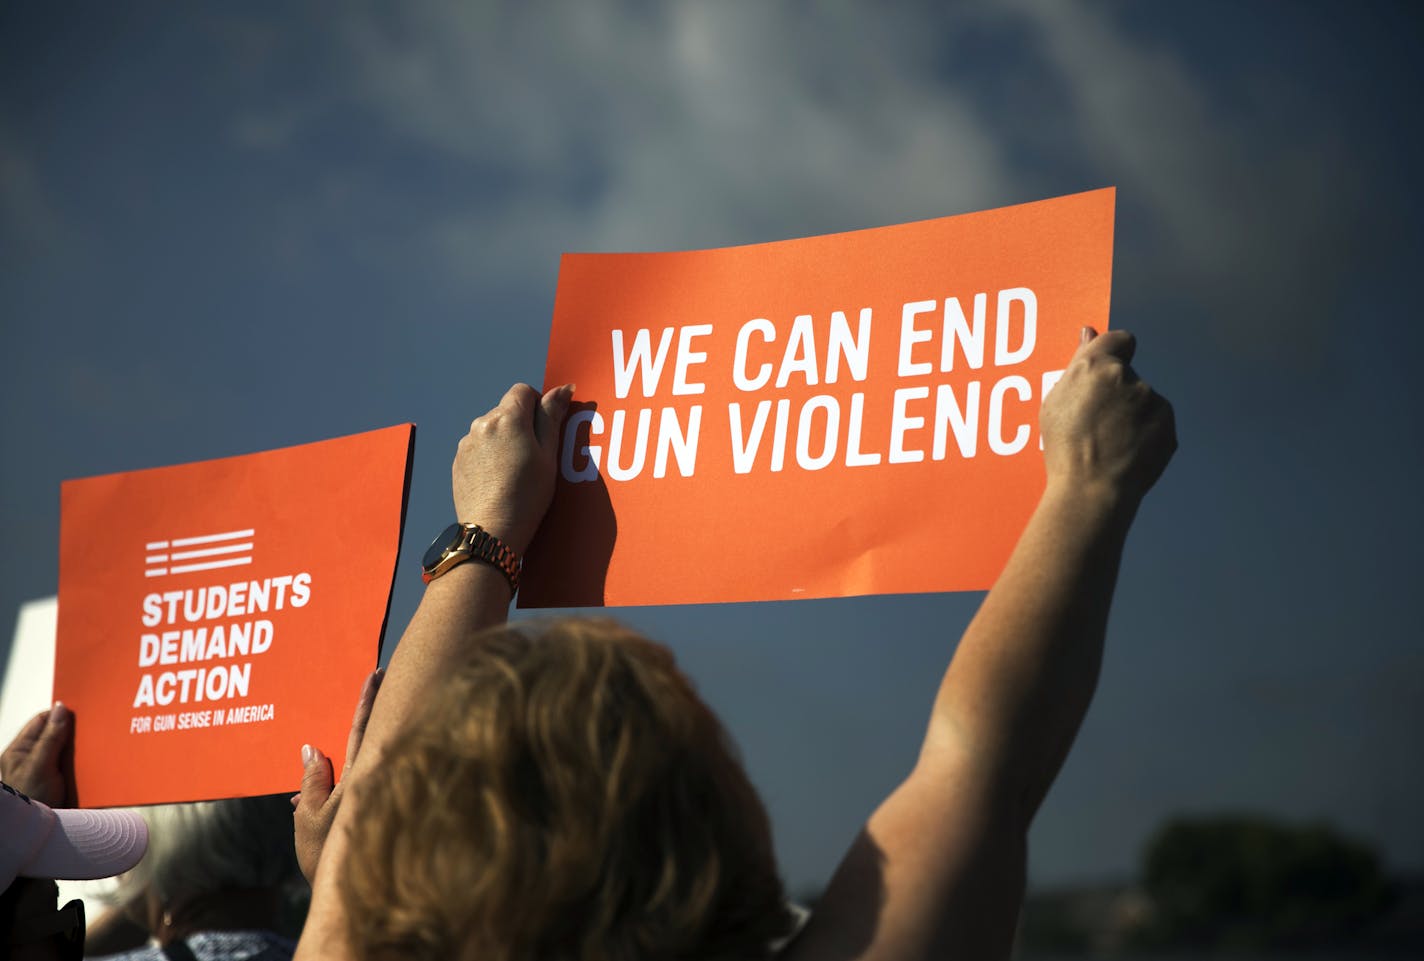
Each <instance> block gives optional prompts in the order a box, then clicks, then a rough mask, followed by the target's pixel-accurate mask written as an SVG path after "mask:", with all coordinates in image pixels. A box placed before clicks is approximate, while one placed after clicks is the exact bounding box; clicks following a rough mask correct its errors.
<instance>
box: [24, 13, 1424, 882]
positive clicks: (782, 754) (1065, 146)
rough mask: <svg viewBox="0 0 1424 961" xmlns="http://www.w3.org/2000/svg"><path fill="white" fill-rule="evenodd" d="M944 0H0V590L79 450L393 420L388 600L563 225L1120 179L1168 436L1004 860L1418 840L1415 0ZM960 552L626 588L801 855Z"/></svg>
mask: <svg viewBox="0 0 1424 961" xmlns="http://www.w3.org/2000/svg"><path fill="white" fill-rule="evenodd" d="M940 6H941V5H929V4H926V5H922V6H921V5H905V4H877V5H874V6H872V5H869V4H866V5H852V4H849V3H828V4H810V3H780V4H761V3H757V4H752V3H725V4H691V3H688V4H679V3H674V4H666V5H664V4H648V3H631V2H630V3H581V4H573V3H569V4H566V5H547V6H546V5H542V4H541V5H535V4H524V5H517V6H516V5H513V4H510V5H507V6H505V7H502V8H490V7H486V6H483V5H476V4H468V5H464V4H453V3H452V4H405V5H399V6H397V5H392V4H381V3H375V2H370V3H360V2H353V3H341V4H337V3H319V4H305V3H280V4H275V3H273V4H269V3H246V4H240V5H226V6H223V7H203V8H198V7H195V6H193V5H180V6H173V5H167V4H148V3H130V4H122V5H119V4H93V5H88V6H87V7H85V8H84V9H82V10H80V9H78V8H73V7H70V6H67V5H63V4H43V3H7V4H4V5H3V7H0V323H3V325H4V326H3V341H0V343H3V345H4V348H3V354H0V357H3V360H0V365H3V376H2V377H0V396H3V419H0V452H3V455H0V456H3V458H4V470H3V472H0V511H3V518H2V519H0V529H3V531H4V535H5V537H6V538H7V541H8V544H7V549H6V550H5V551H4V552H3V554H0V565H3V569H0V613H3V615H4V616H5V617H10V616H12V615H13V612H14V611H15V610H16V609H17V607H18V605H19V604H20V603H21V602H23V601H24V600H27V599H30V598H35V597H40V596H44V595H48V594H52V593H53V592H54V591H55V587H56V571H57V563H58V561H57V544H58V530H59V517H58V495H59V484H60V481H61V480H63V479H65V478H70V477H80V476H86V475H92V474H99V473H108V472H112V471H120V470H130V469H135V468H142V467H150V466H156V465H160V464H171V463H179V462H184V461H191V460H198V459H204V458H210V457H218V456H226V455H231V454H238V453H246V452H249V451H254V450H260V449H266V448H271V447H278V446H284V445H288V444H295V443H302V442H306V441H311V440H317V439H321V438H326V437H332V436H336V435H341V434H346V433H351V432H355V431H360V430H367V429H371V428H376V427H382V426H386V425H389V424H393V423H398V422H403V421H415V422H417V423H418V424H419V437H418V444H417V453H416V466H415V472H414V482H413V485H414V486H413V491H412V496H411V501H410V510H409V515H408V522H407V534H406V541H405V544H404V545H403V549H402V560H401V567H400V571H399V577H398V586H397V589H396V593H395V600H394V609H393V611H392V617H391V622H392V638H391V639H390V643H393V641H394V637H395V636H398V633H399V628H400V627H401V626H402V625H404V623H405V621H406V620H407V619H408V617H409V615H410V613H411V611H412V610H413V609H414V606H415V603H416V601H417V599H418V596H419V577H418V567H417V564H418V558H419V554H420V551H421V550H422V549H423V548H424V546H425V545H426V543H427V542H428V541H429V539H430V538H431V537H433V536H434V535H435V533H436V532H438V531H439V530H440V529H441V528H442V527H443V526H444V525H445V524H446V523H447V522H448V521H449V519H450V516H451V510H452V508H451V506H450V502H449V493H448V476H449V475H448V463H449V458H450V456H451V454H452V452H453V449H454V443H455V441H456V439H457V438H458V437H459V436H460V434H461V433H463V431H464V430H465V427H466V426H467V424H468V421H469V420H470V419H471V418H472V417H474V416H476V415H477V414H479V413H482V412H483V411H484V410H486V409H487V408H488V407H490V406H491V405H492V404H494V403H495V402H496V401H497V400H498V398H499V396H500V395H501V394H502V393H503V391H504V389H505V388H506V387H507V386H508V384H509V383H511V382H512V381H514V380H516V379H519V380H529V381H533V382H535V383H538V382H539V381H540V379H541V375H542V370H543V358H544V349H545V346H546V343H547V336H548V330H549V318H550V312H551V308H552V304H553V295H554V285H555V280H556V273H557V265H558V255H559V254H560V253H561V252H563V251H566V250H584V251H612V250H669V249H686V248H698V247H712V246H720V245H726V244H741V243H752V242H758V241H766V240H776V239H782V238H787V237H796V236H804V235H808V234H815V233H822V232H828V231H839V230H850V229H856V228H862V227H872V226H879V225H883V224H890V223H897V222H903V221H907V220H916V219H922V218H928V217H937V216H943V215H947V214H955V213H961V212H965V211H970V210H979V209H984V208H989V207H994V206H999V205H1003V204H1008V203H1019V202H1024V201H1029V200H1036V199H1040V198H1044V197H1049V196H1055V195H1059V194H1064V193H1070V192H1074V191H1078V190H1084V189H1091V188H1095V187H1101V186H1107V185H1116V186H1117V187H1118V226H1117V247H1116V260H1115V274H1114V305H1113V323H1114V325H1116V326H1122V327H1126V328H1128V329H1131V330H1133V331H1134V332H1136V333H1137V334H1138V336H1139V339H1140V349H1139V353H1138V366H1139V368H1140V370H1141V371H1142V372H1143V374H1144V376H1146V377H1147V378H1148V379H1149V380H1151V381H1152V382H1153V383H1154V384H1155V385H1156V386H1158V388H1159V389H1160V390H1161V391H1162V392H1163V393H1164V394H1166V395H1167V396H1168V397H1169V398H1170V399H1171V400H1172V401H1173V402H1174V403H1175V405H1176V410H1177V418H1178V426H1179V432H1180V436H1181V450H1180V452H1179V453H1178V455H1177V458H1176V460H1175V462H1174V463H1173V465H1172V467H1171V469H1170V470H1169V472H1168V474H1167V476H1166V478H1165V479H1164V480H1163V481H1162V483H1161V484H1160V485H1159V487H1158V489H1157V490H1156V491H1155V492H1154V493H1153V495H1152V496H1151V497H1150V498H1149V499H1148V501H1147V502H1146V504H1145V506H1144V508H1143V510H1142V512H1141V514H1140V515H1139V520H1138V523H1137V526H1136V528H1135V530H1134V532H1133V535H1132V537H1131V540H1130V542H1129V544H1128V549H1127V555H1126V558H1125V563H1124V569H1123V573H1122V577H1121V580H1120V583H1119V588H1118V596H1117V602H1116V606H1115V609H1114V614H1113V620H1112V625H1111V630H1110V636H1109V643H1108V648H1109V649H1108V656H1107V660H1106V664H1105V669H1104V673H1103V679H1102V685H1101V687H1100V690H1099V694H1098V697H1097V701H1096V703H1095V705H1094V707H1093V710H1092V713H1091V714H1090V716H1089V718H1088V721H1087V723H1086V725H1085V727H1084V729H1083V732H1082V734H1081V736H1080V738H1079V741H1078V745H1077V747H1076V749H1075V751H1074V753H1073V756H1072V757H1071V758H1070V760H1069V762H1068V765H1067V767H1066V769H1065V770H1064V772H1063V775H1062V777H1061V778H1060V779H1059V782H1058V784H1057V786H1056V787H1055V788H1054V790H1053V793H1052V794H1051V795H1050V797H1049V799H1048V802H1047V804H1046V805H1045V807H1044V809H1043V811H1042V813H1041V815H1040V817H1039V820H1038V822H1037V824H1036V826H1035V828H1034V833H1033V838H1032V855H1031V874H1032V878H1033V880H1034V881H1035V882H1037V883H1040V884H1052V883H1060V882H1064V881H1075V880H1086V879H1095V878H1109V877H1123V876H1127V875H1129V874H1130V873H1131V872H1132V871H1133V870H1134V868H1135V865H1136V859H1137V856H1138V852H1139V849H1140V846H1141V843H1142V841H1143V839H1144V838H1145V837H1146V836H1147V835H1148V834H1149V833H1150V832H1151V831H1152V829H1153V828H1154V827H1156V826H1157V825H1158V824H1160V823H1161V821H1162V820H1163V819H1164V818H1165V817H1167V816H1169V815H1172V814H1174V813H1183V812H1208V811H1227V810H1230V811H1240V810H1253V811H1264V812H1271V813H1275V814H1279V815H1281V816H1284V817H1289V818H1297V819H1302V818H1310V819H1316V818H1323V819H1329V820H1331V821H1333V822H1335V823H1336V824H1338V825H1339V826H1341V827H1343V828H1344V829H1346V830H1348V831H1350V832H1353V833H1356V834H1358V835H1361V836H1363V837H1365V838H1368V839H1370V840H1371V841H1373V842H1375V843H1376V844H1378V845H1379V847H1380V849H1381V851H1382V852H1383V853H1384V855H1385V857H1386V860H1387V862H1388V863H1389V864H1390V865H1391V866H1392V867H1394V868H1396V869H1412V870H1421V869H1424V819H1421V818H1420V817H1419V816H1418V814H1419V810H1420V809H1421V801H1424V762H1421V757H1424V752H1421V750H1420V747H1419V739H1420V735H1421V733H1424V650H1421V633H1422V632H1421V628H1420V605H1419V596H1420V590H1421V577H1420V568H1421V565H1420V548H1419V544H1420V542H1421V535H1424V512H1421V509H1420V505H1419V493H1420V488H1421V480H1424V465H1421V456H1424V455H1421V450H1424V445H1421V411H1424V405H1421V397H1420V394H1421V391H1420V386H1419V380H1418V378H1417V373H1416V372H1417V369H1418V366H1419V358H1420V356H1421V348H1424V334H1421V325H1420V311H1419V307H1418V302H1417V301H1416V299H1415V296H1416V288H1415V284H1416V283H1417V280H1418V276H1419V270H1420V263H1421V256H1420V255H1421V252H1424V243H1421V241H1424V236H1421V229H1420V223H1421V212H1424V211H1421V199H1424V191H1421V188H1420V184H1419V182H1418V176H1419V171H1420V170H1421V169H1424V156H1421V139H1420V124H1419V121H1418V100H1419V94H1420V92H1421V90H1424V85H1422V84H1421V66H1420V63H1421V59H1420V57H1419V55H1418V51H1419V49H1420V40H1421V30H1420V20H1419V15H1418V14H1417V13H1416V11H1417V9H1418V8H1417V6H1416V5H1414V4H1408V3H1360V4H1349V5H1346V4H1325V3H1297V4H1279V3H1276V4H1268V3H1222V2H1210V3H1195V4H1135V5H1128V4H1116V3H1109V4H1095V5H1091V6H1088V5H1077V6H1072V7H1070V6H1068V5H1066V4H1056V3H1049V2H1036V0H1012V2H1004V3H999V4H996V5H992V6H989V5H983V6H980V5H974V6H973V7H972V9H970V8H969V7H970V5H962V6H961V5H954V6H953V9H952V10H941V9H938V8H939V7H940ZM944 6H949V5H944ZM946 496H952V495H951V494H947V495H946ZM928 509H930V510H932V507H930V508H928ZM810 522H814V519H812V520H811V521H810ZM95 549H96V550H104V549H105V544H104V536H103V532H102V531H97V532H95ZM689 562H690V563H693V562H695V561H694V560H692V559H690V560H689ZM979 599H980V598H979V595H967V594H964V595H945V596H899V597H877V598H859V599H847V600H832V601H801V602H794V603H786V604H759V605H727V606H716V607H699V608H659V609H637V610H629V611H624V612H618V613H619V614H620V616H623V617H625V618H626V619H627V620H629V621H631V622H632V623H633V624H634V625H636V626H638V627H640V628H642V629H644V630H646V631H647V632H649V633H650V634H652V635H653V636H655V637H658V638H660V639H664V640H666V641H668V642H669V643H670V644H671V645H672V646H673V647H674V649H675V650H676V652H677V654H678V657H679V659H680V660H681V662H682V663H683V664H684V666H685V667H686V668H687V669H688V671H689V672H690V673H691V674H692V676H693V677H694V679H695V680H696V681H697V683H698V684H699V686H700V687H701V689H702V691H703V692H704V693H705V695H706V696H707V697H708V699H709V700H710V701H711V702H712V704H713V705H714V706H715V707H716V708H717V709H718V710H719V711H720V712H721V714H722V715H723V717H724V718H725V719H726V721H727V723H728V725H729V726H730V728H731V729H732V731H733V733H734V735H735V736H736V738H737V740H738V741H739V743H740V744H741V746H742V749H743V751H744V753H745V756H746V759H747V763H748V766H749V768H750V770H751V772H752V775H753V777H754V779H755V780H756V782H757V783H758V785H759V786H760V787H761V789H762V791H763V793H764V795H765V797H766V799H767V802H768V805H769V807H770V809H771V813H772V817H773V820H774V822H775V826H776V830H777V835H778V840H779V844H780V851H781V857H782V864H783V870H784V873H785V874H786V876H787V879H788V882H789V883H790V884H791V886H792V887H793V889H796V890H803V889H806V888H809V887H814V886H818V885H819V884H821V883H822V882H823V881H824V880H825V878H826V877H827V876H828V874H829V872H830V870H831V869H832V868H833V866H834V864H835V863H836V861H837V860H838V859H839V857H840V854H841V852H842V851H843V849H844V847H845V845H846V844H847V843H848V842H849V840H850V838H851V836H852V835H853V833H854V831H855V829H856V827H857V826H858V825H859V823H860V822H861V821H862V820H863V819H864V817H865V816H866V815H867V814H868V813H869V811H870V810H871V808H872V807H873V806H874V804H875V803H876V802H877V801H878V800H879V799H880V798H881V797H882V796H884V794H885V793H886V792H887V791H888V790H889V789H890V788H891V787H892V786H893V785H894V784H895V783H896V782H897V780H898V779H899V778H900V777H901V776H903V775H904V774H905V773H906V771H907V770H908V768H909V765H910V764H911V763H912V761H913V758H914V755H915V752H916V749H917V747H918V744H919V739H920V735H921V732H922V729H923V725H924V722H925V719H926V716H927V712H928V708H929V704H930V700H931V697H932V695H933V692H934V689H935V687H936V685H937V683H938V679H939V676H940V674H941V673H942V671H943V668H944V665H945V664H946V663H947V660H948V658H949V656H950V654H951V653H952V651H953V649H954V645H955V642H956V639H957V638H958V636H959V634H960V632H961V631H962V630H963V628H964V626H965V624H967V622H968V620H969V617H970V616H971V615H972V613H973V610H974V608H975V606H976V604H977V603H978V601H979ZM3 633H5V634H7V635H8V630H7V631H5V632H3ZM0 643H8V641H0ZM353 693H354V692H353ZM344 709H345V708H344V707H343V710H344ZM295 754H296V752H295V750H294V751H293V755H294V756H293V775H294V777H293V780H294V782H295V780H296V775H297V768H298V764H297V762H296V757H295Z"/></svg>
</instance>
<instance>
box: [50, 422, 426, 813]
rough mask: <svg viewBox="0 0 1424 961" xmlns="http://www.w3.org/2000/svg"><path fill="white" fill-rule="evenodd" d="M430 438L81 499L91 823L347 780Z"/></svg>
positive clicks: (345, 448)
mask: <svg viewBox="0 0 1424 961" xmlns="http://www.w3.org/2000/svg"><path fill="white" fill-rule="evenodd" d="M414 439H415V427H414V425H411V424H404V425H401V426H397V427H389V428H386V429H384V430H377V431H371V432H369V433H364V434H355V435H352V436H350V437H341V438H337V439H335V440H328V441H322V442H320V443H315V444H305V445H302V446H299V447H288V448H284V449H282V450H272V451H264V452H262V453H257V454H250V455H247V456H243V457H228V458H223V459H221V460H210V461H202V462H200V463H194V464H181V465H178V466H175V467H160V468H155V469H152V470H140V471H133V472H130V473H124V474H109V475H107V476H103V477H90V478H85V479H83V480H71V481H66V482H65V483H64V484H63V486H62V488H61V493H60V501H61V505H60V558H59V623H58V636H57V640H56V651H55V674H54V693H55V697H56V698H58V699H60V700H62V701H64V702H65V703H66V704H67V705H69V706H70V707H71V708H73V710H74V712H75V720H76V727H75V744H74V767H75V779H76V783H77V785H78V788H79V795H80V801H81V802H82V803H83V804H84V806H86V807H107V806H111V805H131V804H156V803H167V802H175V801H197V800H205V799H212V798H222V797H237V796H245V795H256V794H270V793H275V792H278V791H291V790H294V789H295V788H296V787H297V786H298V783H299V782H300V770H301V763H300V754H299V752H300V749H301V746H302V745H303V744H306V743H311V744H315V745H318V746H320V747H321V748H322V750H323V751H324V752H326V753H327V755H328V756H329V757H331V759H332V762H333V763H334V764H335V765H336V769H337V770H340V768H341V764H342V762H343V752H344V750H345V746H346V737H347V732H348V728H349V726H350V723H351V710H352V708H353V707H354V706H355V703H356V697H357V694H358V692H359V691H360V687H361V682H362V679H363V678H364V676H365V675H366V674H367V673H368V672H369V671H371V670H372V669H373V668H374V667H375V665H376V658H377V655H378V653H379V644H380V637H381V632H382V629H383V627H384V623H385V618H386V610H387V606H388V604H389V601H390V592H391V585H392V581H393V578H394V576H395V566H396V557H397V554H398V552H399V549H400V536H401V526H402V524H403V522H404V517H405V497H406V491H407V489H408V483H409V464H410V452H411V447H412V445H413V443H414Z"/></svg>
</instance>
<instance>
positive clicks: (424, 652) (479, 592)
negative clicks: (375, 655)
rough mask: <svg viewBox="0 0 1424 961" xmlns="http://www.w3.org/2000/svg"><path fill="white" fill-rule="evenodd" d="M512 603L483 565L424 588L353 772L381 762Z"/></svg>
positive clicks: (504, 585)
mask: <svg viewBox="0 0 1424 961" xmlns="http://www.w3.org/2000/svg"><path fill="white" fill-rule="evenodd" d="M509 600H510V597H509V583H508V581H506V580H505V579H504V575H503V574H501V573H500V572H499V571H498V570H497V569H496V568H494V567H492V566H491V565H489V564H485V563H481V562H480V561H467V562H465V563H463V564H460V565H458V566H457V567H453V568H451V569H450V570H449V571H447V572H446V573H444V574H442V575H441V576H440V577H438V578H436V579H435V580H433V581H431V582H430V584H429V585H427V586H426V588H425V594H424V596H423V597H421V600H420V606H419V607H417V608H416V611H415V615H414V616H413V617H411V619H410V624H409V625H408V626H407V627H406V630H405V634H404V635H402V637H401V639H400V643H399V644H398V645H397V646H396V651H395V654H394V655H392V657H391V662H390V665H389V666H388V667H387V669H386V677H385V680H384V681H383V682H382V684H381V689H380V693H379V694H378V695H377V696H376V703H375V706H374V707H373V708H372V710H371V720H370V722H369V724H368V725H367V727H366V735H365V739H364V741H363V742H362V743H363V747H362V749H361V754H360V757H359V758H358V762H357V767H356V768H355V771H357V772H359V771H361V770H364V769H365V768H366V767H367V766H369V765H372V764H375V763H377V761H378V759H379V757H380V754H381V752H382V751H383V750H384V748H385V745H386V744H387V743H389V741H390V740H391V739H392V738H393V737H394V736H395V735H396V734H397V733H398V732H399V730H400V727H401V725H402V724H404V723H405V721H406V719H407V718H409V717H410V715H411V713H412V712H413V711H414V710H415V709H416V708H417V707H418V706H419V705H420V704H421V702H422V700H423V699H424V697H425V696H426V695H427V694H428V692H429V691H431V690H434V689H435V688H436V687H437V686H438V685H439V683H440V679H441V678H443V677H445V676H447V675H449V674H450V673H452V672H453V671H454V670H455V669H456V668H457V667H458V666H459V665H460V664H461V663H462V662H463V661H464V659H465V658H466V657H467V656H468V654H469V648H470V638H471V637H472V636H473V635H474V634H476V633H477V632H479V631H481V630H483V629H485V628H487V627H493V626H495V625H498V624H503V623H504V622H505V620H506V618H507V616H508V613H509Z"/></svg>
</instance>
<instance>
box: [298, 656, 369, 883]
mask: <svg viewBox="0 0 1424 961" xmlns="http://www.w3.org/2000/svg"><path fill="white" fill-rule="evenodd" d="M385 673H386V672H385V671H384V670H376V671H372V672H371V673H370V674H368V675H367V676H366V682H365V683H364V684H363V685H361V695H360V697H358V698H357V699H356V712H355V714H353V715H352V717H351V733H350V734H349V735H348V736H347V738H346V761H345V762H344V763H343V764H342V766H341V781H340V782H339V783H338V782H336V780H335V772H334V771H333V770H332V767H331V758H329V757H327V756H326V755H325V754H323V753H322V752H321V751H320V750H318V749H317V748H315V747H313V746H312V745H310V744H304V745H302V789H301V792H300V793H298V794H295V795H293V796H292V806H293V807H295V808H296V812H295V813H294V816H293V819H292V820H293V833H294V835H295V842H296V846H297V864H298V866H299V867H301V869H302V875H303V876H304V877H305V878H306V879H307V883H308V884H310V883H312V882H313V881H314V880H315V879H316V866H317V863H318V862H319V861H320V860H321V851H322V848H324V847H325V846H326V836H327V835H328V834H330V833H331V824H332V822H333V821H335V820H336V812H337V811H338V810H340V807H341V796H342V795H343V794H344V793H345V791H346V776H347V774H349V773H350V771H351V766H352V765H353V764H355V763H356V755H357V754H358V753H360V751H361V742H362V741H363V740H364V739H365V737H366V722H368V721H369V720H370V719H371V708H372V706H373V705H374V704H375V703H376V692H378V691H379V690H380V689H381V681H382V679H384V677H385Z"/></svg>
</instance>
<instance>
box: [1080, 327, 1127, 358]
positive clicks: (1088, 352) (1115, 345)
mask: <svg viewBox="0 0 1424 961" xmlns="http://www.w3.org/2000/svg"><path fill="white" fill-rule="evenodd" d="M1090 329H1091V328H1084V330H1090ZM1136 353H1137V338H1136V337H1134V336H1132V334H1130V333H1128V332H1127V331H1125V330H1109V331H1105V332H1103V333H1101V334H1095V335H1094V336H1093V337H1091V338H1088V337H1087V336H1086V335H1085V336H1084V340H1083V341H1082V343H1081V344H1080V345H1079V346H1078V356H1082V357H1090V356H1094V355H1097V356H1108V357H1114V358H1116V359H1117V360H1119V361H1120V362H1122V363H1123V364H1124V365H1126V364H1131V363H1132V357H1133V355H1134V354H1136Z"/></svg>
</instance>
